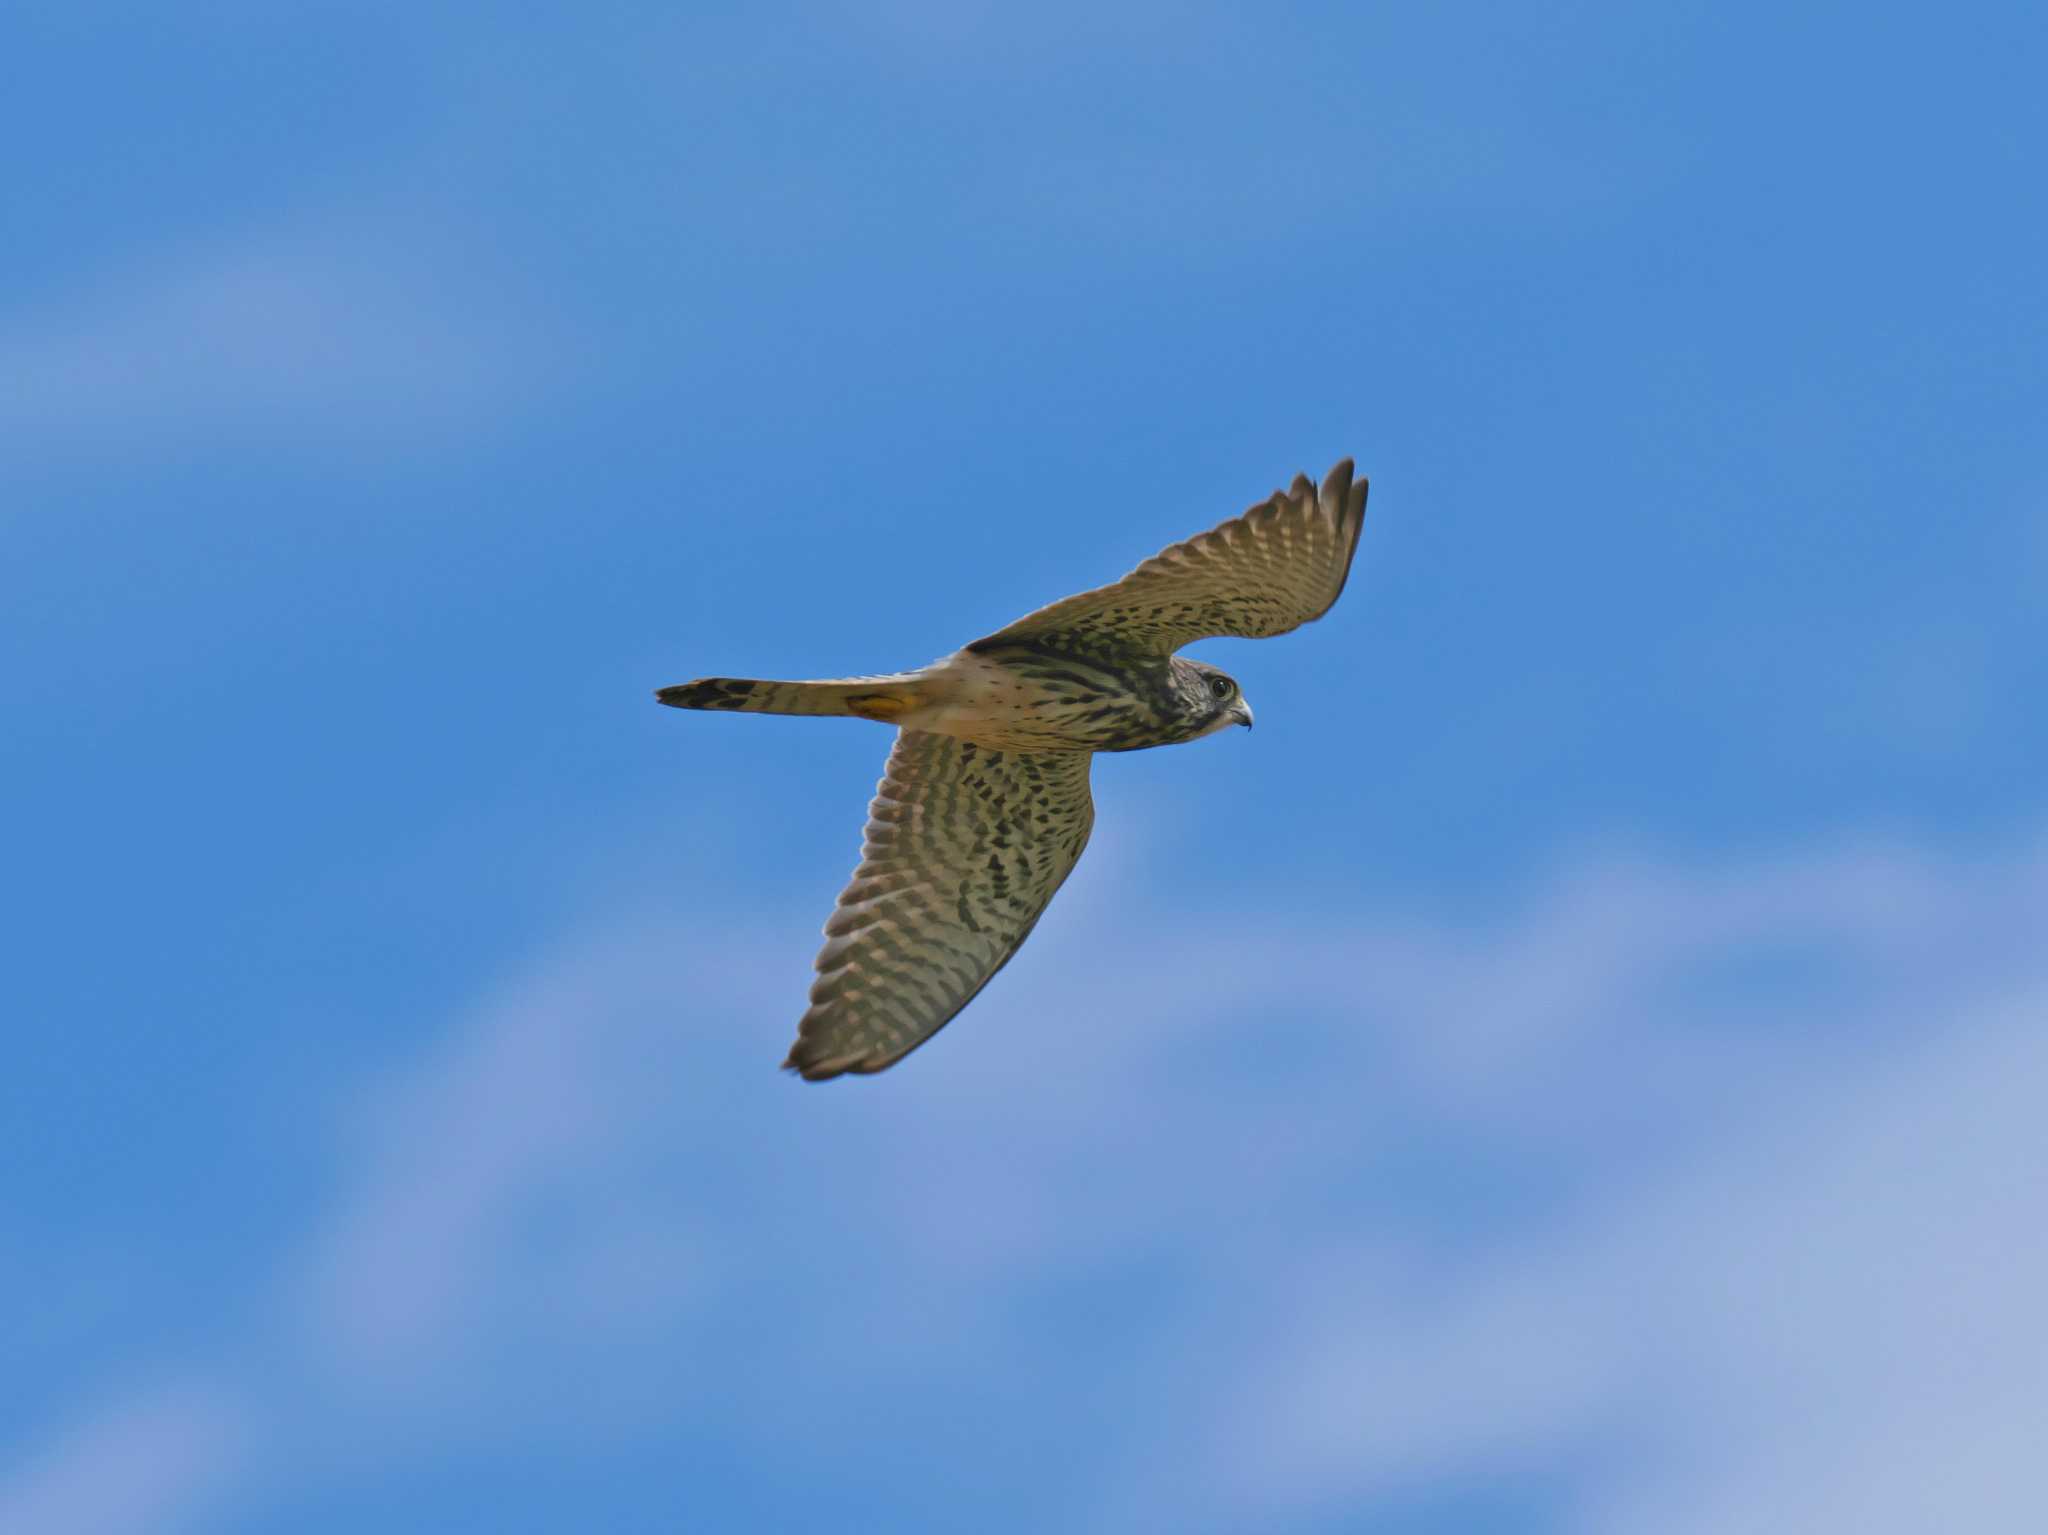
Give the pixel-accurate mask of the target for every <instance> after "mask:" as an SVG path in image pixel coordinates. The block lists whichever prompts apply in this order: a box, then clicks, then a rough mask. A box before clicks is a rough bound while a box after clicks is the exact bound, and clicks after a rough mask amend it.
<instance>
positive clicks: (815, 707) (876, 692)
mask: <svg viewBox="0 0 2048 1535" xmlns="http://www.w3.org/2000/svg"><path fill="white" fill-rule="evenodd" d="M927 687H928V684H926V682H925V679H924V678H923V676H922V675H921V674H919V673H917V672H897V673H895V674H893V675H891V676H887V677H840V678H836V679H834V680H832V681H830V682H764V681H761V680H760V679H758V678H753V677H699V678H698V679H697V680H696V681H695V682H679V683H677V684H676V685H675V686H674V687H670V688H661V689H659V690H657V691H656V693H655V695H654V696H655V697H656V698H657V699H659V700H660V701H661V702H663V703H665V704H668V705H670V706H671V707H673V708H677V709H737V710H742V711H744V712H746V713H749V714H829V715H842V716H845V715H850V716H853V717H855V718H858V719H864V720H883V721H886V722H890V723H893V722H894V721H896V720H897V719H898V718H900V717H901V716H903V715H905V714H908V713H909V712H910V711H911V710H912V709H915V708H916V707H917V706H918V705H919V704H922V703H925V702H927V698H926V689H927Z"/></svg>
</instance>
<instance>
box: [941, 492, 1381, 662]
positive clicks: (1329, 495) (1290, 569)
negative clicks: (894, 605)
mask: <svg viewBox="0 0 2048 1535" xmlns="http://www.w3.org/2000/svg"><path fill="white" fill-rule="evenodd" d="M1365 493H1366V482H1365V481H1364V480H1358V481H1357V482H1356V483H1354V482H1353V480H1352V471H1351V460H1350V459H1348V458H1347V459H1344V460H1342V461H1341V462H1339V463H1338V464H1337V466H1336V467H1335V468H1333V469H1332V470H1331V471H1330V472H1329V474H1328V475H1327V476H1326V477H1325V478H1324V480H1323V483H1322V486H1321V488H1320V489H1318V488H1317V487H1316V486H1315V485H1313V484H1311V483H1310V482H1309V479H1308V477H1307V476H1306V475H1298V476H1296V478H1295V481H1294V484H1293V485H1292V486H1291V487H1290V488H1289V489H1287V490H1284V491H1275V492H1274V493H1273V495H1272V496H1271V497H1269V498H1268V499H1267V500H1265V501H1262V502H1260V503H1259V504H1258V505H1257V506H1254V507H1253V508H1251V510H1249V511H1247V512H1245V513H1244V514H1243V515H1241V516H1237V517H1233V518H1231V519H1230V520H1229V521H1228V522H1225V523H1222V524H1221V525H1219V526H1217V527H1215V528H1212V529H1210V530H1209V531H1208V532H1207V533H1202V534H1198V535H1197V536H1196V537H1194V538H1190V539H1188V540H1186V541H1185V542H1183V543H1178V544H1174V545H1173V546H1172V547H1170V548H1167V549H1162V550H1161V551H1160V552H1159V553H1158V554H1155V555H1154V556H1152V558H1151V559H1149V560H1147V561H1145V563H1144V564H1142V565H1140V566H1139V567H1138V568H1137V569H1136V570H1133V571H1132V572H1131V573H1130V574H1129V575H1127V576H1125V577H1124V578H1123V579H1122V580H1121V581H1118V582H1116V583H1115V584H1113V585H1110V586H1103V587H1097V588H1096V589H1095V590H1094V591H1090V592H1082V593H1080V594H1079V595H1078V596H1074V597H1068V598H1065V599H1063V600H1062V601H1059V602H1055V603H1053V604H1052V605H1051V606H1049V607H1043V608H1040V609H1039V610H1038V611H1037V612H1036V613H1031V614H1028V615H1026V616H1025V617H1023V618H1020V619H1018V620H1017V622H1015V623H1013V624H1011V625H1010V626H1009V627H1008V628H1007V629H1000V630H998V631H997V632H996V633H994V634H991V635H989V636H987V637H986V638H984V639H979V640H976V641H975V642H974V643H973V644H972V645H970V646H968V647H967V648H968V649H969V650H983V649H991V648H994V647H996V646H998V645H1008V644H1016V643H1030V642H1036V643H1039V644H1043V645H1047V646H1050V647H1051V648H1053V649H1071V650H1076V651H1081V652H1084V653H1085V652H1089V651H1098V652H1100V651H1110V652H1114V651H1126V652H1131V651H1136V652H1140V653H1147V654H1154V655H1171V654H1172V653H1173V652H1174V651H1176V650H1178V649H1180V647H1181V646H1183V645H1186V644H1189V643H1190V642H1192V641H1194V640H1198V639H1206V638H1208V637H1210V636H1212V635H1218V636H1220V635H1230V636H1235V637H1238V638H1241V639H1263V638H1265V637H1267V636H1269V635H1274V634H1285V633H1287V632H1288V631H1289V630H1290V629H1298V628H1300V627H1301V626H1302V625H1303V624H1305V623H1308V622H1309V621H1310V620H1312V619H1317V618H1320V617H1322V616H1323V614H1325V613H1327V612H1328V611H1329V610H1330V605H1331V604H1332V603H1334V602H1335V601H1336V600H1337V597H1338V595H1339V594H1340V593H1341V592H1342V591H1343V590H1344V581H1345V578H1346V577H1347V576H1348V575H1349V574H1350V572H1351V556H1352V553H1353V551H1354V550H1356V549H1357V547H1358V533H1359V529H1360V528H1361V527H1363V526H1364V523H1365Z"/></svg>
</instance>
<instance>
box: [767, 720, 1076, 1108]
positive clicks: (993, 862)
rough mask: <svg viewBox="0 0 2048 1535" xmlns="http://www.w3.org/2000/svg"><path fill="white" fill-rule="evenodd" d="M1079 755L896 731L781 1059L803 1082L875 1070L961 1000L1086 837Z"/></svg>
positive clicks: (991, 967)
mask: <svg viewBox="0 0 2048 1535" xmlns="http://www.w3.org/2000/svg"><path fill="white" fill-rule="evenodd" d="M1089 761H1090V754H1089V753H1087V752H1014V751H994V750H990V749H989V748H987V747H981V746H976V745H974V744H973V743H972V742H967V741H961V740H957V739H955V738H953V737H951V736H942V735H935V734H932V733H930V732H927V731H921V730H905V731H902V732H900V733H899V734H898V736H897V738H896V745H895V748H894V750H892V751H891V752H890V753H889V766H888V769H887V771H886V773H885V775H884V777H883V779H882V782H881V785H880V787H879V789H878V790H877V791H876V795H875V800H874V803H873V804H872V805H871V806H870V807H869V809H868V824H867V836H866V839H865V841H864V842H863V844H862V848H861V861H860V867H859V868H857V869H855V870H854V872H853V879H852V882H851V883H850V884H848V885H847V887H846V889H845V890H844V891H842V892H841V893H840V896H839V904H838V906H837V908H836V909H835V910H834V911H833V913H832V920H831V921H830V922H828V923H826V925H825V946H824V948H823V949H822V950H820V951H819V953H818V961H817V969H818V979H817V982H816V984H814V985H813V986H812V987H811V1007H810V1011H809V1012H807V1013H805V1014H804V1017H803V1021H802V1023H801V1024H799V1025H798V1030H797V1039H796V1043H795V1044H794V1045H793V1046H791V1048H790V1052H789V1059H788V1060H787V1061H785V1062H784V1063H783V1064H784V1065H786V1066H787V1067H789V1069H791V1070H792V1071H796V1072H800V1073H801V1074H802V1075H803V1076H805V1077H806V1078H808V1079H810V1080H812V1081H819V1080H822V1079H824V1078H826V1077H836V1076H838V1075H839V1074H840V1073H842V1072H848V1071H853V1072H873V1071H880V1070H882V1069H883V1068H884V1067H886V1066H890V1065H893V1064H894V1063H895V1062H897V1061H899V1060H901V1059H902V1058H903V1057H904V1056H905V1055H907V1054H909V1053H910V1052H911V1051H912V1050H914V1049H916V1048H917V1047H918V1046H919V1045H920V1044H922V1043H924V1041H925V1040H927V1039H929V1038H931V1036H932V1035H933V1034H935V1033H937V1032H938V1031H939V1030H940V1029H941V1028H943V1027H944V1026H945V1025H946V1024H947V1023H948V1022H950V1021H951V1020H952V1018H953V1017H954V1015H956V1014H957V1013H958V1012H959V1011H960V1009H962V1008H963V1007H965V1006H966V1005H967V1004H968V1003H969V1002H971V1001H972V1000H973V999H974V997H975V994H976V993H978V992H979V991H980V990H981V988H982V987H984V986H986V985H987V984H988V983H989V980H990V979H991V978H992V977H993V976H994V975H995V973H996V972H997V971H998V970H1000V969H1002V968H1003V966H1004V965H1005V964H1007V963H1008V962H1009V959H1010V956H1011V955H1013V954H1015V953H1016V952H1017V949H1018V947H1019V945H1021V944H1022V943H1023V942H1024V940H1025V939H1026V938H1027V937H1029V936H1030V934H1031V929H1032V928H1033V927H1034V926H1036V925H1037V922H1038V918H1039V916H1040V914H1041V913H1042V912H1044V910H1045V907H1046V903H1047V902H1049V901H1050V900H1051V899H1052V897H1053V892H1054V891H1056V890H1058V889H1059V887H1060V884H1061V882H1062V881H1064V880H1065V879H1066V877H1067V875H1068V873H1069V872H1070V871H1071V870H1072V869H1073V867H1074V864H1075V862H1076V860H1078V859H1079V858H1080V856H1081V850H1082V849H1083V848H1084V847H1086V846H1087V845H1088V832H1089V829H1090V827H1091V826H1093V824H1094V820H1095V806H1094V802H1093V800H1092V799H1091V798H1090V796H1089V793H1088V764H1089Z"/></svg>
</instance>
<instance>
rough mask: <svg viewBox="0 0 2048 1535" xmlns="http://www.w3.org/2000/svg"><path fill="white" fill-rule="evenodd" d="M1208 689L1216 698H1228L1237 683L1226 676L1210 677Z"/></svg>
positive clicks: (1235, 689) (1235, 688) (1234, 690)
mask: <svg viewBox="0 0 2048 1535" xmlns="http://www.w3.org/2000/svg"><path fill="white" fill-rule="evenodd" d="M1209 691H1210V692H1212V693H1214V694H1215V695H1216V696H1217V697H1218V698H1228V697H1229V696H1230V695H1231V694H1232V693H1234V692H1236V691H1237V684H1236V683H1234V682H1232V681H1231V680H1230V679H1229V678H1228V677H1211V678H1210V679H1209Z"/></svg>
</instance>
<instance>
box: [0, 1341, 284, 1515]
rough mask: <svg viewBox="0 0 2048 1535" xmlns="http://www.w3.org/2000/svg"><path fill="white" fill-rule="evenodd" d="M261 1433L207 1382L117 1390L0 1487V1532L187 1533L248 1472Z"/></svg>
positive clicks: (235, 1401)
mask: <svg viewBox="0 0 2048 1535" xmlns="http://www.w3.org/2000/svg"><path fill="white" fill-rule="evenodd" d="M254 1431H255V1425H254V1423H253V1422H252V1420H251V1418H250V1415H249V1412H248V1410H247V1405H246V1403H244V1402H243V1401H242V1400H241V1399H240V1397H239V1396H238V1395H236V1394H235V1393H234V1392H233V1391H231V1390H229V1389H227V1388H224V1387H222V1386H220V1385H217V1384H214V1383H211V1382H208V1381H205V1380H200V1379H191V1380H171V1381H159V1382H154V1383H150V1384H147V1385H141V1386H135V1387H130V1388H126V1389H121V1390H117V1391H115V1392H113V1393H111V1394H110V1395H109V1397H108V1404H107V1405H106V1406H105V1407H104V1408H103V1409H102V1410H101V1411H100V1412H99V1413H97V1414H89V1415H87V1416H86V1417H84V1418H83V1419H82V1420H81V1421H78V1422H74V1423H70V1424H67V1425H64V1426H61V1427H58V1428H56V1429H55V1430H54V1431H53V1432H52V1433H51V1434H50V1435H49V1436H48V1438H47V1439H46V1440H45V1441H44V1442H43V1443H41V1444H38V1445H36V1446H34V1447H32V1448H31V1449H30V1450H29V1451H28V1453H27V1454H26V1456H25V1457H23V1458H22V1459H21V1460H20V1461H18V1462H17V1463H15V1464H13V1465H11V1466H10V1467H9V1473H8V1476H7V1478H6V1479H5V1480H4V1481H0V1530H9V1531H13V1532H16V1535H129V1532H134V1535H157V1532H160V1531H164V1530H171V1529H177V1528H181V1527H183V1525H184V1522H185V1520H186V1518H187V1517H188V1516H190V1515H192V1514H194V1513H196V1512H198V1511H200V1510H203V1509H204V1508H205V1507H206V1506H207V1505H208V1504H209V1503H210V1502H211V1501H212V1500H213V1499H214V1498H216V1497H217V1496H218V1495H219V1494H221V1493H222V1492H224V1491H226V1490H227V1489H228V1488H229V1487H230V1485H231V1484H233V1482H234V1481H235V1480H236V1479H237V1478H238V1477H239V1476H240V1475H241V1474H242V1473H243V1472H244V1471H245V1470H246V1469H247V1466H248V1461H249V1449H250V1446H251V1444H252V1441H253V1438H254Z"/></svg>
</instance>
